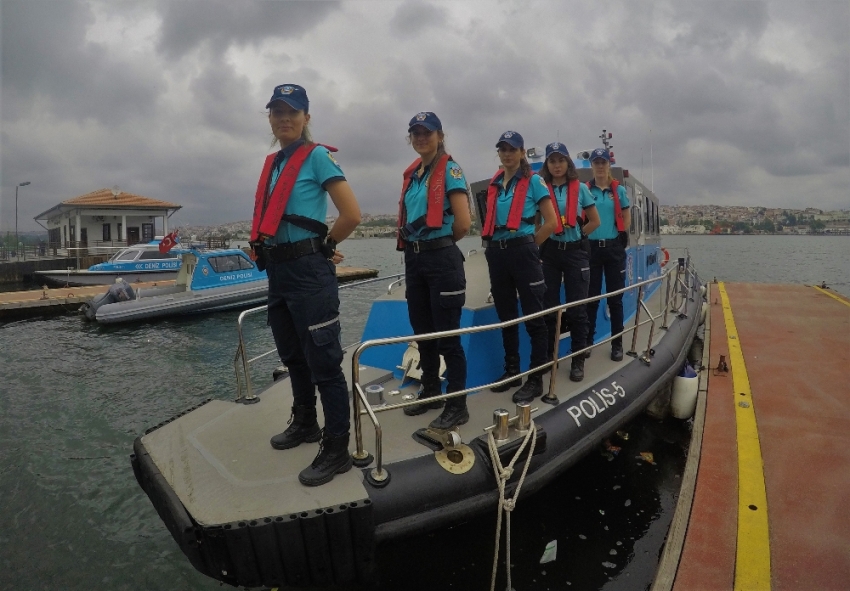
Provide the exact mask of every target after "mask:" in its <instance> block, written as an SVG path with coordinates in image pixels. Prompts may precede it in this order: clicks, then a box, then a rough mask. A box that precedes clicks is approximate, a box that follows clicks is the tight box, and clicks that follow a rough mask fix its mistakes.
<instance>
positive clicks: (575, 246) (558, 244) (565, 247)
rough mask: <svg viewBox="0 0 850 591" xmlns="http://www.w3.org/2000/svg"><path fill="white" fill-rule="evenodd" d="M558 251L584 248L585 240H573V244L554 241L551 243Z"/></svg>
mask: <svg viewBox="0 0 850 591" xmlns="http://www.w3.org/2000/svg"><path fill="white" fill-rule="evenodd" d="M551 242H552V243H553V244H554V245H555V248H556V249H557V250H578V249H580V248H581V247H582V242H584V241H583V240H573V241H572V242H566V241H561V240H552V241H551Z"/></svg>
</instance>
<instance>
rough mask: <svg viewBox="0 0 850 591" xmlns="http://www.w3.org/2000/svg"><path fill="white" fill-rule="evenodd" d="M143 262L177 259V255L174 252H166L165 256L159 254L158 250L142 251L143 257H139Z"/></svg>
mask: <svg viewBox="0 0 850 591" xmlns="http://www.w3.org/2000/svg"><path fill="white" fill-rule="evenodd" d="M139 258H140V259H141V260H150V259H176V258H177V253H174V252H166V253H165V254H163V253H161V252H159V249H157V250H145V251H142V256H141V257H139Z"/></svg>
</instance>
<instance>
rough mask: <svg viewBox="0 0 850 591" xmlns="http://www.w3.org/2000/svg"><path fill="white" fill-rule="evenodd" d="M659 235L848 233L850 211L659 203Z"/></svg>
mask: <svg viewBox="0 0 850 591" xmlns="http://www.w3.org/2000/svg"><path fill="white" fill-rule="evenodd" d="M660 213H661V233H662V234H848V233H850V210H846V209H841V210H836V211H823V210H820V209H817V208H814V207H808V208H806V209H787V208H770V207H745V206H735V205H732V206H721V205H711V204H707V205H661V206H660Z"/></svg>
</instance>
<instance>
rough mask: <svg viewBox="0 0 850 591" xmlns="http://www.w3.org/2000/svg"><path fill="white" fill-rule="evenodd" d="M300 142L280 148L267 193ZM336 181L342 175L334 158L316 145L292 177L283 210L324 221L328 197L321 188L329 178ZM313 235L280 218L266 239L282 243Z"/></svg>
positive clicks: (269, 241)
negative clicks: (281, 152) (278, 162)
mask: <svg viewBox="0 0 850 591" xmlns="http://www.w3.org/2000/svg"><path fill="white" fill-rule="evenodd" d="M302 143H303V142H302V141H301V140H299V141H297V142H295V143H292V144H290V145H288V146H287V147H286V148H285V149H284V150H283V156H284V157H283V159H282V160H281V162H280V164H278V166H277V167H276V168H275V169H274V170H273V171H272V177H271V179H270V182H269V192H271V191H273V190H274V187H275V185H276V184H277V179H278V177H279V176H280V173H281V171H283V167H284V166H285V165H286V162H287V161H288V160H289V158H290V157H291V156H292V154H293V153H294V152H295V149H296V148H298V146H300V145H301V144H302ZM339 180H343V181H344V180H345V174H343V172H342V169H341V168H340V167H339V164H337V162H336V160H334V157H333V155H331V153H330V152H329V151H328V149H327V148H325V147H324V146H316V147H315V148H313V151H312V152H310V155H309V156H307V159H306V160H305V161H304V164H303V165H302V166H301V170H299V171H298V178H297V179H296V180H295V186H294V187H293V188H292V193H291V194H290V196H289V201H288V202H287V203H286V210H285V211H284V212H283V213H284V214H287V213H288V214H295V215H301V216H304V217H307V218H311V219H314V220H317V221H319V222H322V223H325V218H327V216H328V198H327V192H326V191H325V187H326V186H327V185H328V183H330V182H331V181H339ZM317 237H318V234H316V233H315V232H310V231H308V230H305V229H304V228H299V227H298V226H295V225H293V224H290V223H288V222H284V221H281V222H280V226H278V228H277V233H275V235H274V238H273V239H271V240H268V241H267V244H271V245H274V244H284V243H287V242H298V241H299V240H306V239H307V238H317Z"/></svg>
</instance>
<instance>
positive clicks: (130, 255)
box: [115, 250, 139, 261]
mask: <svg viewBox="0 0 850 591" xmlns="http://www.w3.org/2000/svg"><path fill="white" fill-rule="evenodd" d="M138 254H139V251H138V250H125V251H124V252H121V253H118V256H117V257H115V260H116V261H134V260H136V255H138Z"/></svg>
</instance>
